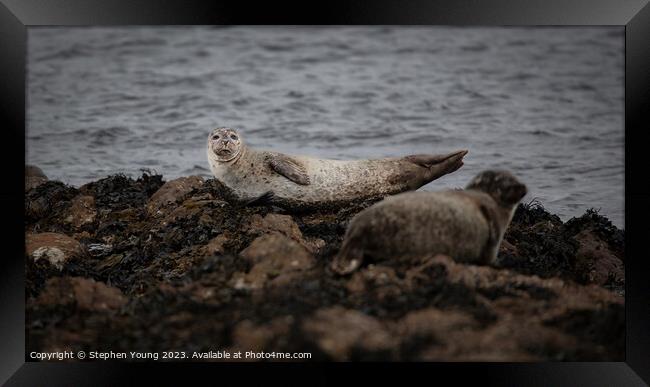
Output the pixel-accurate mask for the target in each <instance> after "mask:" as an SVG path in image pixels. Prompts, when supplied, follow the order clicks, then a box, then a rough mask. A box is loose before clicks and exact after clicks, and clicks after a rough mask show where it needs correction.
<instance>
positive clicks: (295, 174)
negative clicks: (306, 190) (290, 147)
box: [267, 154, 309, 185]
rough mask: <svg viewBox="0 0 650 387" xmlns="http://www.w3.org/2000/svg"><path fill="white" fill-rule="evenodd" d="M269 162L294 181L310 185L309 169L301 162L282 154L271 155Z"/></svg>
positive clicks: (281, 173) (272, 166) (272, 167)
mask: <svg viewBox="0 0 650 387" xmlns="http://www.w3.org/2000/svg"><path fill="white" fill-rule="evenodd" d="M267 162H268V164H269V166H270V167H271V169H273V170H274V171H275V172H277V173H279V174H280V175H282V176H284V177H286V178H287V179H289V180H291V181H293V182H294V183H297V184H300V185H309V176H308V175H307V169H306V168H305V167H304V166H303V165H302V164H300V162H298V161H296V160H294V159H292V158H290V157H287V156H284V155H280V154H275V155H273V156H269V157H268V158H267Z"/></svg>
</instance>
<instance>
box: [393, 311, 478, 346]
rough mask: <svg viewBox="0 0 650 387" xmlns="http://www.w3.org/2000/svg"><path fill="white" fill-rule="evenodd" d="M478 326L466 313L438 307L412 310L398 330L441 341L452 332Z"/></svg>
mask: <svg viewBox="0 0 650 387" xmlns="http://www.w3.org/2000/svg"><path fill="white" fill-rule="evenodd" d="M477 327H478V324H477V322H476V321H475V320H474V319H473V318H472V316H470V315H468V314H466V313H463V312H459V311H453V310H440V309H436V308H426V309H421V310H417V311H414V312H410V313H409V314H407V315H406V316H404V317H403V318H402V319H400V320H399V321H398V323H397V331H398V333H399V334H400V335H401V336H407V337H408V336H414V337H416V338H418V337H434V338H436V339H438V340H440V341H445V337H447V336H448V335H449V333H450V332H457V331H466V330H468V329H469V330H472V329H476V328H477Z"/></svg>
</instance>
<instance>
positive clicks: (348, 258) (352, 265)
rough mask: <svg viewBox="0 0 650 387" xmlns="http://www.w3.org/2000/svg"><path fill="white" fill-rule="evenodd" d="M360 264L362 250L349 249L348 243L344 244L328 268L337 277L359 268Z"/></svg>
mask: <svg viewBox="0 0 650 387" xmlns="http://www.w3.org/2000/svg"><path fill="white" fill-rule="evenodd" d="M362 262H363V250H362V249H358V248H355V247H351V245H350V243H346V242H344V243H343V247H341V251H339V253H338V254H337V255H336V256H335V257H334V260H333V261H332V263H331V264H330V268H331V269H332V271H334V272H335V273H337V274H339V275H347V274H350V273H352V272H353V271H355V270H356V269H357V268H358V267H359V266H361V263H362Z"/></svg>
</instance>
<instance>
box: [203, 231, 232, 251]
mask: <svg viewBox="0 0 650 387" xmlns="http://www.w3.org/2000/svg"><path fill="white" fill-rule="evenodd" d="M229 240H230V238H228V237H227V236H226V235H225V234H219V235H217V236H216V237H214V238H212V239H210V241H209V242H208V244H206V245H205V247H204V251H205V253H206V254H207V255H215V254H223V253H224V251H225V250H224V245H225V244H226V243H227V242H228V241H229Z"/></svg>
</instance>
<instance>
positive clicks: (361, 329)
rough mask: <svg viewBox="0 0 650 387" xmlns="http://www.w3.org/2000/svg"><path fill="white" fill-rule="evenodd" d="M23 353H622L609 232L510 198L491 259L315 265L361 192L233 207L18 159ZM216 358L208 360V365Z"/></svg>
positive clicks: (337, 238) (618, 275)
mask: <svg viewBox="0 0 650 387" xmlns="http://www.w3.org/2000/svg"><path fill="white" fill-rule="evenodd" d="M26 174H27V178H26V186H25V206H26V208H25V234H26V235H25V238H26V253H25V254H26V256H25V260H26V269H25V270H26V272H25V279H26V289H25V294H26V314H27V315H26V336H27V352H28V353H29V352H31V351H37V352H46V351H57V350H61V351H62V350H72V351H78V350H85V351H114V352H115V351H124V352H127V351H158V352H162V351H198V352H210V351H215V352H216V351H224V350H225V351H254V352H259V351H265V352H310V353H311V354H312V360H433V361H545V360H559V361H623V359H624V356H625V306H624V296H625V291H624V289H625V276H624V249H625V246H624V231H622V230H620V229H618V228H616V227H615V226H613V225H612V224H611V222H609V221H608V220H607V219H606V218H604V217H602V216H600V215H599V214H598V213H597V212H595V211H591V210H590V211H587V212H586V213H585V214H584V215H582V216H581V217H579V218H573V219H571V220H569V221H567V222H562V221H561V220H560V219H559V218H558V217H557V216H555V215H553V214H550V213H548V212H547V211H546V210H544V208H543V207H542V206H541V205H540V204H539V203H527V204H523V205H520V206H519V207H518V209H517V211H516V213H515V216H514V218H513V221H512V223H511V225H510V227H509V229H508V231H507V233H506V236H505V238H504V239H505V240H504V243H503V244H502V246H501V249H500V253H499V260H498V263H497V265H495V266H494V267H490V266H474V265H466V264H460V263H456V262H454V261H453V260H452V259H450V258H449V257H445V256H435V257H433V256H428V257H422V258H421V260H420V261H419V262H415V263H414V262H410V263H406V262H392V263H382V264H376V265H369V266H366V267H364V268H362V270H360V271H359V272H357V273H355V274H353V275H351V276H349V277H341V276H337V275H335V274H334V273H332V272H331V271H330V269H329V267H328V264H329V262H330V261H331V259H332V257H333V255H334V254H336V252H337V251H338V249H339V247H340V244H341V240H342V237H343V234H344V232H345V227H346V224H347V222H348V221H349V219H350V218H351V217H352V216H354V214H356V213H357V212H359V211H360V210H361V209H363V208H365V207H367V206H368V205H370V204H372V201H365V202H363V201H362V202H355V203H341V204H337V205H335V206H329V207H328V208H315V209H310V210H304V209H295V208H292V207H290V206H289V207H284V208H280V207H267V206H255V205H251V206H245V205H243V204H242V203H238V202H237V201H236V200H234V199H233V197H232V195H231V194H230V192H229V190H228V189H227V188H226V187H224V186H223V185H221V184H220V183H219V182H218V181H216V180H214V179H209V180H204V179H203V178H201V177H198V176H189V177H183V178H180V179H176V180H172V181H168V182H165V181H163V177H162V176H160V175H152V174H149V173H143V174H142V176H141V177H139V178H138V179H135V180H134V179H131V178H128V177H125V176H121V175H114V176H109V177H107V178H104V179H100V180H97V181H94V182H91V183H88V184H86V185H83V186H81V187H79V188H75V187H70V186H66V185H65V184H63V183H61V182H57V181H49V180H48V179H47V178H46V177H45V176H44V175H43V174H42V173H41V172H40V170H38V169H37V168H34V167H29V168H27V169H26ZM211 360H214V359H211Z"/></svg>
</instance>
